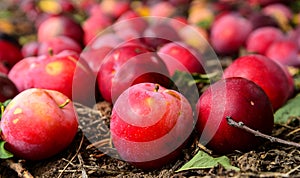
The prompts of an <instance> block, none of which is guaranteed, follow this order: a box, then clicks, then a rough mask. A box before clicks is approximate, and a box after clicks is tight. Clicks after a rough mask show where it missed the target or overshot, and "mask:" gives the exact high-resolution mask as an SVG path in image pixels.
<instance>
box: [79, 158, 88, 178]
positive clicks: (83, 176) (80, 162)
mask: <svg viewBox="0 0 300 178" xmlns="http://www.w3.org/2000/svg"><path fill="white" fill-rule="evenodd" d="M77 157H78V160H79V164H80V168H81V177H82V178H88V176H87V173H86V171H85V169H84V161H83V159H82V156H81V154H80V153H78V155H77Z"/></svg>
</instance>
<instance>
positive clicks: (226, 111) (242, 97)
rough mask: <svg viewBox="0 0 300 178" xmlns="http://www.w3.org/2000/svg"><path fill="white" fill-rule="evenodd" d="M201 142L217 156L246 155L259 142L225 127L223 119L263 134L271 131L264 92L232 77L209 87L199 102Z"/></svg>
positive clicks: (257, 138) (245, 133) (225, 123)
mask: <svg viewBox="0 0 300 178" xmlns="http://www.w3.org/2000/svg"><path fill="white" fill-rule="evenodd" d="M196 110H197V111H198V122H197V125H196V128H197V130H198V131H199V133H201V138H200V142H202V144H204V145H205V144H207V146H208V147H209V148H211V149H212V150H213V151H216V152H218V153H230V152H233V151H235V150H240V151H247V150H251V149H253V148H255V147H257V146H258V145H259V144H260V143H261V139H260V138H259V137H256V136H255V135H253V134H250V133H248V132H246V131H244V130H241V129H238V128H235V127H232V126H230V125H228V123H227V120H226V117H231V118H232V119H233V120H234V121H236V122H243V123H244V124H245V125H247V126H248V127H250V128H252V129H255V130H258V131H260V132H262V133H265V134H270V133H271V132H272V129H273V124H274V121H273V110H272V106H271V103H270V101H269V99H268V97H267V95H266V94H265V92H264V91H263V90H262V89H261V88H260V87H259V86H258V85H256V84H255V83H254V82H252V81H250V80H247V79H244V78H241V77H233V78H227V79H222V80H220V81H218V82H216V83H215V84H213V85H211V86H210V87H209V88H208V89H207V90H205V92H204V93H203V94H202V95H201V97H200V98H199V100H198V103H197V106H196Z"/></svg>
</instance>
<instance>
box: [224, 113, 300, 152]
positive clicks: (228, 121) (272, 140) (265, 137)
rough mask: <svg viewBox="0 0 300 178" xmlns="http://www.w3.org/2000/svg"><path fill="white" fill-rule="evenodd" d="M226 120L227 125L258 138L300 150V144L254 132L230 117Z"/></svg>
mask: <svg viewBox="0 0 300 178" xmlns="http://www.w3.org/2000/svg"><path fill="white" fill-rule="evenodd" d="M226 119H227V123H228V124H229V125H230V126H233V127H236V128H239V129H243V130H245V131H247V132H249V133H252V134H254V135H255V136H258V137H261V138H264V139H268V140H270V141H271V142H276V143H281V144H284V145H289V146H294V147H297V148H300V144H299V143H296V142H291V141H287V140H283V139H280V138H276V137H272V136H270V135H267V134H264V133H261V132H259V131H257V130H253V129H251V128H250V127H248V126H246V125H245V124H244V123H243V122H236V121H234V120H233V119H232V118H231V117H230V116H227V117H226Z"/></svg>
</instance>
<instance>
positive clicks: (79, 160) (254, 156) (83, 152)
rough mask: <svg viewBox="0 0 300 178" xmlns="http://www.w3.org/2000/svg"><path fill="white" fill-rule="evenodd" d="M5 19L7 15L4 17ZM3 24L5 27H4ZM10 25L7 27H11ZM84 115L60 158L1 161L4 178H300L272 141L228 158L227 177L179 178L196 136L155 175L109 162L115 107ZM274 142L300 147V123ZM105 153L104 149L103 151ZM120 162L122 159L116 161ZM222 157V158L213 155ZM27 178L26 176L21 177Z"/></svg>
mask: <svg viewBox="0 0 300 178" xmlns="http://www.w3.org/2000/svg"><path fill="white" fill-rule="evenodd" d="M0 10H1V11H3V12H4V10H5V11H13V12H14V13H12V14H8V17H5V19H6V18H9V19H8V21H9V22H10V23H9V24H10V26H9V27H11V28H12V29H10V28H8V29H9V31H13V32H14V34H15V35H18V36H22V35H28V34H30V33H31V32H32V31H33V29H32V25H30V24H28V23H26V20H24V19H23V18H22V17H24V16H23V15H24V14H22V13H20V12H19V11H18V10H17V9H16V8H15V7H14V8H11V7H9V6H6V4H5V3H1V6H0ZM2 16H3V14H2ZM1 24H2V25H3V24H6V23H4V22H3V21H1ZM9 24H8V25H9ZM76 106H77V112H78V115H79V121H80V129H79V130H78V133H77V135H76V137H75V139H74V141H73V143H72V144H71V145H70V146H69V147H68V148H67V149H66V150H64V151H63V152H61V153H60V154H58V155H56V156H54V157H52V158H50V159H47V160H43V161H38V162H30V161H25V160H18V159H9V160H0V178H14V177H18V174H17V173H16V171H15V170H14V169H12V168H10V167H13V166H15V164H13V163H17V165H18V166H20V165H21V168H24V169H26V170H28V173H30V174H31V175H32V176H34V177H45V178H47V177H49V178H54V177H56V178H58V177H64V178H65V177H66V178H68V177H83V178H85V177H130V178H131V177H193V176H195V177H205V176H209V177H215V176H221V177H300V166H299V165H300V150H299V149H297V148H295V147H290V146H286V145H282V144H278V143H272V142H270V141H268V140H266V142H265V143H264V144H262V145H261V146H260V147H258V148H257V149H255V150H251V151H249V152H244V153H243V152H234V153H232V154H229V155H227V156H228V157H229V158H230V160H231V164H232V165H233V166H236V167H239V168H240V169H241V171H239V172H235V171H228V170H226V169H224V168H223V167H222V166H217V167H214V168H211V169H201V170H192V171H185V172H179V173H175V171H176V170H178V169H179V168H180V167H181V166H182V165H184V164H185V163H186V162H187V161H189V160H190V159H191V158H192V157H193V156H194V155H195V154H196V153H197V151H198V150H201V148H200V147H199V146H198V145H199V143H198V140H199V136H198V135H197V133H193V135H192V136H193V137H192V139H191V141H190V143H188V146H187V148H186V149H185V150H183V154H182V156H181V157H180V158H179V159H178V160H177V161H175V162H173V163H171V164H169V165H166V166H165V167H163V168H161V169H158V170H154V171H143V170H140V169H137V168H135V167H133V166H131V165H129V164H128V163H126V162H124V161H121V160H119V159H115V158H112V157H110V156H107V154H110V155H111V154H114V152H115V150H114V149H113V148H112V144H111V141H110V136H109V132H108V128H107V127H106V126H108V125H109V117H110V112H111V105H109V104H108V103H106V102H100V103H98V104H97V105H96V106H95V107H94V108H88V107H85V106H82V105H76ZM272 135H273V136H275V137H278V138H282V139H284V140H289V141H293V142H297V143H299V142H300V118H298V119H296V120H295V121H293V122H291V123H289V124H287V125H275V128H274V130H273V133H272ZM99 148H100V149H99ZM115 156H117V155H115ZM213 156H214V157H215V156H221V155H213ZM19 172H20V173H23V175H24V177H26V173H27V172H22V171H20V170H19Z"/></svg>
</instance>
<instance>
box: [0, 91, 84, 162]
mask: <svg viewBox="0 0 300 178" xmlns="http://www.w3.org/2000/svg"><path fill="white" fill-rule="evenodd" d="M67 100H68V97H67V96H65V95H64V94H62V93H60V92H57V91H54V90H45V89H36V88H32V89H28V90H25V91H23V92H21V93H20V94H18V95H17V96H16V97H14V98H13V100H12V101H11V102H10V103H9V105H8V106H7V108H6V109H5V111H4V113H3V116H2V119H1V124H0V127H1V130H2V133H1V136H2V138H3V140H5V141H6V144H5V146H6V148H7V150H9V151H10V152H12V153H13V154H14V155H15V156H16V157H19V158H23V159H26V160H42V159H46V158H49V157H51V156H53V155H55V154H57V153H59V152H60V151H62V150H63V149H65V148H66V147H67V146H68V145H69V144H70V143H71V142H72V141H73V138H74V137H75V135H76V133H77V129H78V121H77V115H76V112H75V110H74V107H73V104H72V102H71V101H70V103H68V104H67V105H65V106H64V107H63V108H60V107H59V106H60V105H61V104H63V103H65V102H66V101H67Z"/></svg>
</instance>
